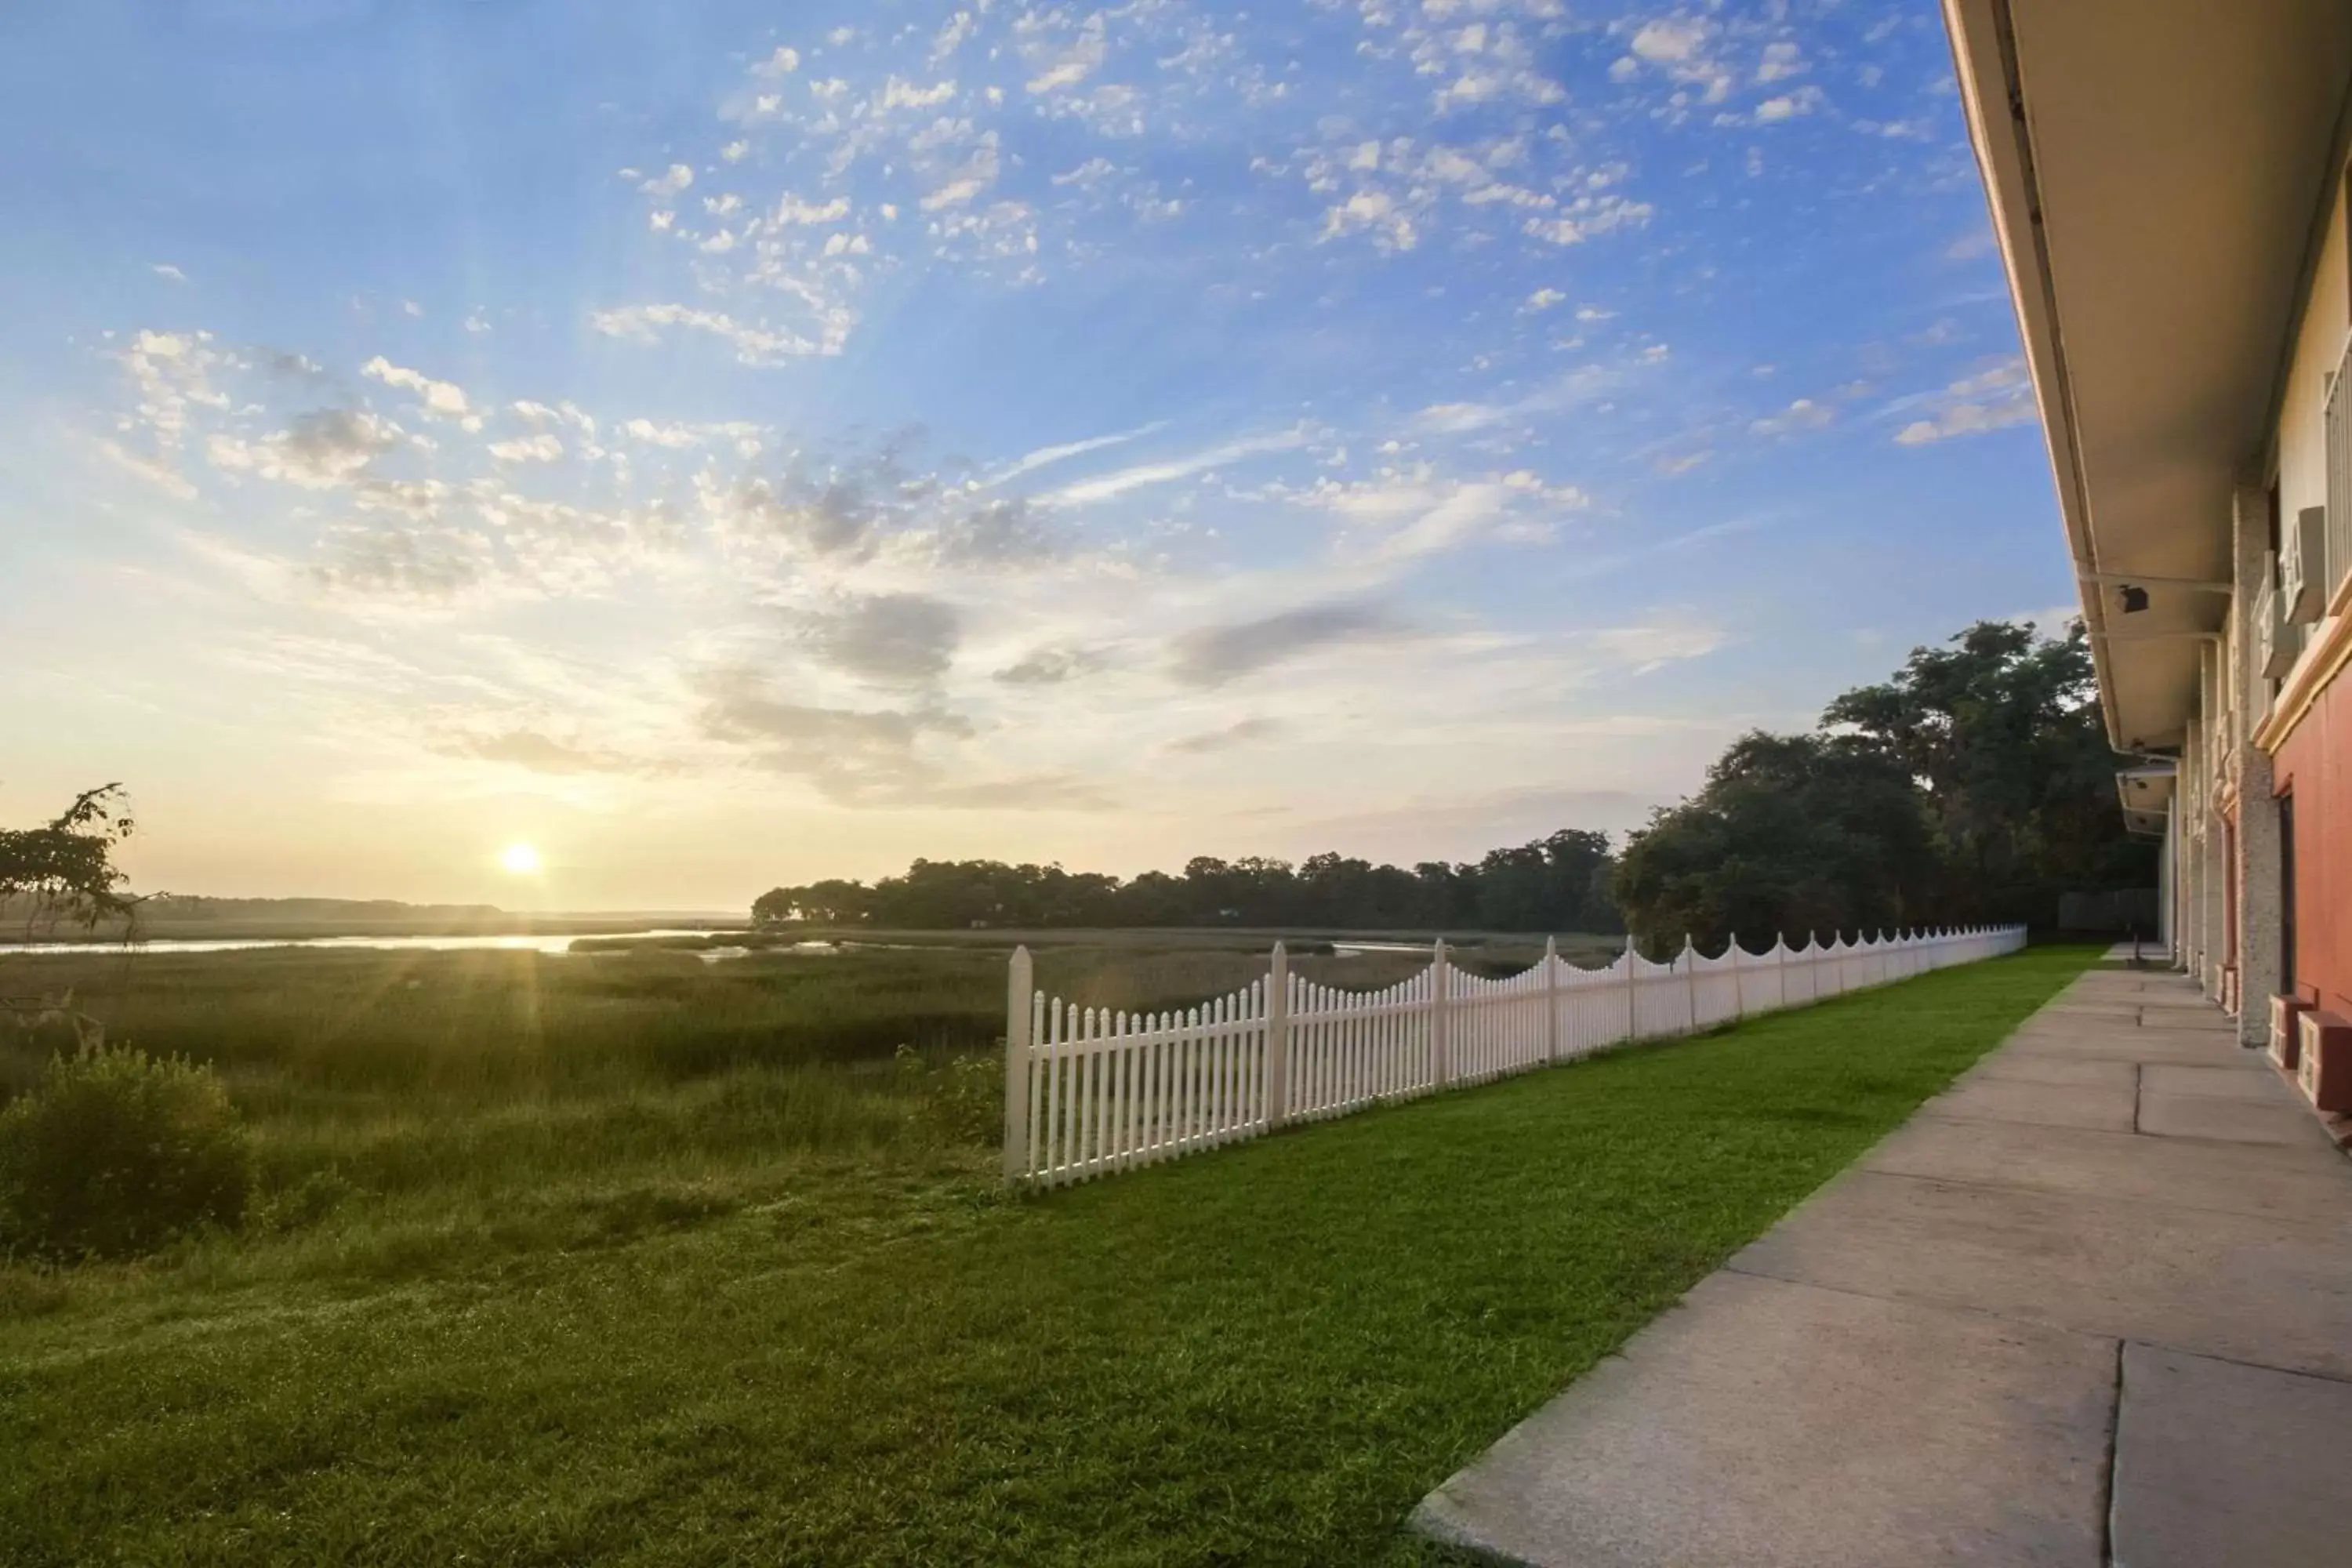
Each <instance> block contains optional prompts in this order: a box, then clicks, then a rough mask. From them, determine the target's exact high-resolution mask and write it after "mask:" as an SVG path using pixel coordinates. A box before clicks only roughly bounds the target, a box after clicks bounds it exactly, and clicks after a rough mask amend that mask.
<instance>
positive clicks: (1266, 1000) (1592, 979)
mask: <svg viewBox="0 0 2352 1568" xmlns="http://www.w3.org/2000/svg"><path fill="white" fill-rule="evenodd" d="M2024 945H2025V928H2024V927H2022V926H2004V927H1990V928H1971V929H1969V930H1965V931H1932V932H1927V933H1924V934H1922V933H1913V934H1909V935H1898V936H1889V937H1886V938H1884V939H1878V938H1864V939H1863V940H1861V941H1859V942H1831V943H1829V944H1827V945H1821V944H1818V943H1814V942H1808V943H1807V945H1805V946H1803V947H1801V948H1790V946H1789V945H1788V944H1787V943H1786V942H1782V941H1778V940H1776V941H1775V942H1773V944H1772V947H1771V950H1770V951H1769V952H1746V951H1744V950H1742V949H1741V948H1740V947H1739V946H1738V944H1737V943H1736V942H1735V943H1733V944H1732V945H1731V946H1730V947H1729V948H1728V949H1727V951H1726V952H1723V953H1721V954H1719V955H1717V957H1714V958H1708V957H1706V956H1705V955H1703V954H1701V953H1700V952H1697V951H1696V949H1694V948H1692V947H1691V946H1690V944H1689V943H1688V942H1685V944H1684V947H1683V951H1682V952H1681V953H1680V954H1679V955H1678V956H1677V957H1676V958H1675V960H1674V962H1673V963H1651V962H1650V961H1649V960H1647V959H1645V958H1643V957H1642V956H1641V955H1640V954H1638V953H1636V952H1633V950H1632V949H1631V948H1630V947H1629V948H1628V949H1627V951H1626V952H1623V953H1622V954H1621V955H1620V956H1619V957H1618V958H1617V959H1616V960H1615V961H1614V962H1612V963H1611V964H1610V965H1609V966H1608V967H1607V968H1606V969H1579V968H1578V967H1577V966H1576V965H1574V964H1572V963H1569V962H1568V961H1567V960H1565V959H1563V958H1561V957H1560V956H1559V948H1558V946H1557V945H1556V944H1555V943H1554V942H1550V941H1547V942H1545V943H1544V956H1543V958H1542V960H1541V962H1539V963H1537V964H1536V965H1535V967H1533V968H1531V969H1528V970H1525V971H1523V972H1521V973H1517V974H1513V975H1509V976H1507V977H1506V978H1504V979H1500V980H1487V979H1484V978H1482V977H1480V976H1478V975H1475V974H1470V973H1465V972H1464V971H1462V970H1461V969H1458V968H1456V967H1455V966H1454V963H1453V961H1452V960H1451V959H1450V958H1449V957H1448V956H1447V950H1446V944H1445V943H1444V942H1438V943H1437V944H1436V951H1435V953H1434V955H1433V959H1432V962H1431V963H1430V966H1429V967H1428V968H1427V969H1425V970H1423V971H1422V972H1421V973H1419V974H1416V975H1414V976H1412V978H1411V979H1409V980H1404V981H1401V982H1399V983H1398V984H1394V985H1391V986H1390V987H1388V988H1387V989H1386V990H1382V991H1342V990H1339V989H1338V988H1337V987H1334V986H1329V985H1318V984H1315V983H1314V982H1312V981H1309V980H1307V979H1304V978H1302V977H1301V976H1299V975H1296V974H1293V973H1290V971H1289V964H1288V960H1287V959H1286V955H1285V953H1284V952H1283V948H1282V944H1281V943H1279V942H1276V944H1275V947H1274V953H1273V957H1272V961H1271V964H1270V966H1269V968H1268V971H1267V973H1266V977H1265V979H1263V980H1259V981H1254V982H1252V983H1251V984H1250V985H1249V986H1248V987H1247V988H1246V989H1244V990H1241V991H1237V992H1235V993H1234V994H1232V995H1229V996H1221V997H1219V998H1217V999H1216V1000H1215V1001H1213V1002H1211V1003H1209V1004H1207V1005H1204V1006H1199V1007H1187V1008H1181V1009H1179V1010H1177V1011H1173V1012H1163V1013H1122V1012H1113V1011H1111V1010H1109V1009H1108V1008H1104V1009H1097V1008H1093V1007H1087V1008H1079V1007H1075V1006H1072V1005H1068V1004H1067V1003H1065V1002H1062V1001H1060V1000H1058V999H1055V998H1051V997H1048V996H1047V995H1046V994H1045V993H1044V992H1042V991H1039V990H1038V989H1036V986H1035V983H1034V969H1033V966H1032V961H1031V959H1030V956H1029V950H1028V949H1027V948H1025V947H1024V948H1019V949H1016V950H1015V951H1014V952H1013V965H1012V977H1011V984H1010V986H1009V988H1008V989H1009V996H1008V998H1007V1001H1008V1007H1007V1011H1008V1018H1007V1027H1006V1030H1005V1046H1004V1174H1005V1176H1006V1178H1007V1179H1008V1180H1011V1181H1014V1182H1034V1183H1039V1184H1059V1183H1063V1182H1072V1181H1079V1180H1083V1179H1085V1178H1086V1177H1088V1176H1097V1175H1102V1174H1105V1173H1108V1172H1111V1171H1123V1170H1126V1169H1128V1168H1129V1166H1134V1165H1147V1164H1151V1163H1155V1162H1157V1161H1160V1160H1166V1159H1170V1158H1172V1157H1174V1156H1176V1155H1179V1154H1189V1153H1192V1152H1194V1151H1196V1150H1200V1149H1211V1148H1214V1147H1216V1146H1217V1145H1219V1144H1222V1143H1231V1142H1235V1141H1237V1140H1239V1139H1244V1138H1255V1137H1256V1136H1258V1135H1259V1134H1260V1133H1262V1132H1265V1131H1271V1130H1272V1129H1274V1128H1276V1127H1279V1126H1281V1125H1283V1124H1284V1123H1286V1122H1291V1121H1317V1120H1320V1119H1322V1118H1325V1117H1331V1116H1344V1115H1346V1114H1347V1113H1348V1112H1349V1111H1351V1110H1360V1109H1361V1108H1363V1107H1364V1106H1367V1105H1370V1104H1373V1103H1374V1102H1376V1101H1379V1100H1405V1099H1410V1098H1412V1097H1413V1096H1415V1095H1421V1094H1428V1093H1431V1092H1433V1091H1434V1090H1437V1089H1451V1088H1454V1087H1455V1086H1457V1085H1462V1084H1473V1083H1484V1082H1486V1081H1487V1080H1488V1079H1496V1078H1500V1077H1502V1076H1503V1075H1504V1074H1506V1073H1513V1072H1522V1071H1525V1070H1526V1069H1528V1068H1536V1067H1541V1066H1543V1065H1544V1064H1546V1063H1548V1062H1559V1061H1570V1060H1573V1059H1575V1058H1578V1057H1582V1056H1589V1055H1591V1053H1592V1052H1594V1051H1598V1050H1601V1049H1603V1048H1605V1047H1609V1046H1613V1045H1618V1044H1622V1042H1624V1041H1627V1040H1640V1039H1656V1038H1664V1037H1670V1036H1675V1035H1687V1034H1691V1033H1694V1032H1696V1031H1697V1030H1700V1029H1706V1028H1711V1027H1713V1026H1716V1025H1717V1024H1723V1023H1728V1022H1730V1021H1731V1020H1733V1019H1736V1018H1742V1017H1746V1016H1749V1015H1752V1014H1757V1013H1769V1012H1774V1011H1777V1010H1779V1009H1780V1008H1782V1007H1801V1006H1803V1005H1806V1004H1807V1003H1809V1002H1815V1001H1819V1000H1821V999H1822V998H1823V997H1828V996H1835V995H1838V994H1841V993H1843V992H1847V991H1858V990H1860V989H1862V988H1863V987H1864V986H1870V985H1884V984H1887V983H1888V982H1889V981H1895V980H1903V979H1907V978H1909V977H1910V976H1912V975H1915V974H1924V973H1927V971H1929V970H1931V969H1946V968H1949V967H1950V966H1952V965H1953V964H1957V963H1974V962H1976V961H1977V960H1979V959H1983V958H1991V957H1993V956H1995V955H1996V954H1999V953H2004V952H2016V951H2017V950H2018V949H2019V948H2021V947H2023V946H2024ZM1268 1041H1273V1042H1276V1048H1275V1049H1272V1050H1269V1049H1268V1048H1267V1042H1268Z"/></svg>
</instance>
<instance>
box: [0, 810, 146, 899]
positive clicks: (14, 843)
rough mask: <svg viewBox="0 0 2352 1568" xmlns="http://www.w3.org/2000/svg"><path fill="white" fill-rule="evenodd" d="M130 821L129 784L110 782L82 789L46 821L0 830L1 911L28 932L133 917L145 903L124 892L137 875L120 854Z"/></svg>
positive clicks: (127, 835) (129, 833)
mask: <svg viewBox="0 0 2352 1568" xmlns="http://www.w3.org/2000/svg"><path fill="white" fill-rule="evenodd" d="M131 826H132V824H131V812H130V808H129V805H128V803H127V802H126V801H125V800H124V798H123V794H122V786H121V784H100V786H99V787H98V788H96V789H89V790H84V791H82V793H81V794H79V795H76V796H74V799H73V804H72V805H68V806H67V807H66V809H65V810H64V811H63V812H61V813H59V814H58V816H57V817H56V818H55V819H53V820H52V821H50V822H49V823H48V824H47V825H46V826H40V827H21V828H11V827H0V910H5V911H7V914H8V915H9V917H10V918H12V919H21V920H22V921H24V922H25V925H26V930H27V931H37V930H42V929H49V928H54V927H56V926H58V925H60V924H66V923H71V924H75V925H79V926H82V927H84V928H86V929H87V928H91V927H95V926H96V925H98V923H99V922H100V921H109V920H117V919H121V920H128V919H129V918H131V915H132V913H133V912H134V911H135V909H136V907H137V904H138V900H135V899H133V898H131V897H130V896H129V895H128V894H126V893H124V892H123V891H122V888H123V885H124V884H125V883H126V882H127V881H128V880H129V879H128V878H127V877H125V876H124V875H123V874H122V872H121V871H120V870H118V869H116V868H115V865H114V852H115V850H116V848H117V847H120V846H121V843H122V841H123V840H124V839H126V838H129V837H131Z"/></svg>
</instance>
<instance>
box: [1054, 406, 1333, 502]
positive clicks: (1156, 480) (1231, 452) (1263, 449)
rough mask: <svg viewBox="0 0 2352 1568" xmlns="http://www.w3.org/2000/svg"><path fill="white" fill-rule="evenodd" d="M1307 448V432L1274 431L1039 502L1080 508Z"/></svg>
mask: <svg viewBox="0 0 2352 1568" xmlns="http://www.w3.org/2000/svg"><path fill="white" fill-rule="evenodd" d="M1306 444H1307V431H1306V429H1305V428H1304V427H1303V426H1302V427H1298V428H1295V429H1290V430H1278V431H1274V432H1271V433H1269V434H1266V435H1263V436H1244V437H1240V438H1239V439H1237V440H1232V441H1226V442H1223V443H1220V444H1219V445H1217V446H1214V447H1205V448H1203V449H1202V450H1201V451H1198V452H1193V453H1191V454H1188V455H1187V456H1185V457H1181V458H1170V459H1168V460H1166V461H1163V462H1157V463H1139V464H1137V465H1136V466H1135V467H1133V468H1120V469H1118V471H1116V472H1114V473H1108V474H1100V475H1097V476H1096V477H1095V478H1093V479H1080V480H1078V481H1077V482H1076V483H1075V484H1070V485H1065V486H1063V487H1062V488H1061V489H1057V490H1055V491H1052V492H1051V493H1049V494H1047V495H1045V496H1042V497H1040V498H1039V499H1040V500H1045V501H1047V502H1052V503H1061V504H1066V505H1083V504H1085V503H1087V502H1089V501H1098V500H1110V499H1111V498H1112V497H1114V496H1122V495H1125V494H1126V493H1127V492H1128V491H1129V490H1134V489H1142V488H1144V487H1145V486H1147V485H1164V484H1167V483H1170V482H1171V481H1172V480H1176V479H1191V478H1192V476H1193V475H1195V474H1200V473H1206V472H1208V471H1209V470H1210V469H1213V468H1224V467H1225V466H1227V465H1228V464H1232V463H1236V462H1239V461H1241V460H1242V459H1244V458H1255V457H1262V456H1264V455H1265V454H1266V453H1269V452H1287V451H1292V450H1295V449H1296V448H1297V447H1303V446H1305V445H1306Z"/></svg>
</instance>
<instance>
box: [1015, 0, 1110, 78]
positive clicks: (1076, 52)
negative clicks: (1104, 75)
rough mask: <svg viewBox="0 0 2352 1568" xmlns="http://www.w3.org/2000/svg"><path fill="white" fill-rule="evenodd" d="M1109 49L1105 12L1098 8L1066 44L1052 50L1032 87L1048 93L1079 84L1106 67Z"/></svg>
mask: <svg viewBox="0 0 2352 1568" xmlns="http://www.w3.org/2000/svg"><path fill="white" fill-rule="evenodd" d="M1105 53H1106V47H1105V42H1104V37H1103V14H1102V13H1101V12H1099V11H1097V12H1096V13H1095V14H1094V15H1093V16H1088V17H1087V19H1086V21H1085V22H1083V23H1081V24H1080V25H1079V27H1078V31H1077V34H1076V37H1073V38H1072V39H1071V40H1070V41H1069V43H1068V45H1067V47H1065V48H1063V49H1061V50H1060V51H1059V52H1057V53H1051V54H1049V56H1048V58H1047V61H1046V64H1045V68H1044V69H1043V70H1041V71H1039V72H1038V73H1037V74H1036V75H1035V76H1034V77H1031V78H1030V79H1029V82H1028V88H1029V90H1030V91H1031V92H1035V93H1048V92H1055V91H1057V90H1060V89H1066V88H1073V87H1076V86H1077V85H1078V84H1079V83H1080V82H1082V81H1084V80H1086V79H1087V78H1088V77H1090V76H1092V75H1094V73H1095V72H1096V71H1097V70H1100V69H1101V68H1102V63H1103V58H1104V55H1105Z"/></svg>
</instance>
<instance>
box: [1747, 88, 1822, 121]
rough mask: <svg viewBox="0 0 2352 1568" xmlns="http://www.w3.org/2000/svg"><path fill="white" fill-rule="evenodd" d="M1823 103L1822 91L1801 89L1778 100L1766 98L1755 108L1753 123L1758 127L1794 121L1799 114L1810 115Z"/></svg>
mask: <svg viewBox="0 0 2352 1568" xmlns="http://www.w3.org/2000/svg"><path fill="white" fill-rule="evenodd" d="M1822 102H1823V99H1822V89H1819V88H1817V87H1801V88H1799V89H1797V90H1796V91H1794V92H1789V93H1783V94H1781V95H1780V97H1778V98H1768V99H1766V100H1764V101H1763V102H1761V103H1759V104H1758V105H1757V106H1756V113H1755V121H1756V123H1757V124H1759V125H1770V124H1773V123H1774V122H1776V121H1782V120H1794V119H1795V118H1797V117H1798V116H1799V115H1801V114H1811V112H1812V111H1813V110H1816V109H1819V108H1820V107H1821V106H1822Z"/></svg>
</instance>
